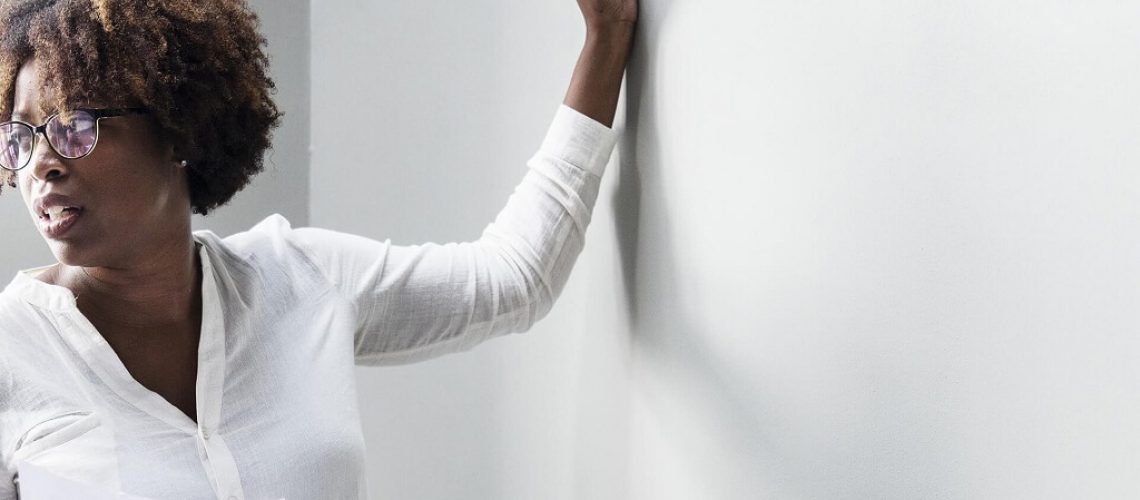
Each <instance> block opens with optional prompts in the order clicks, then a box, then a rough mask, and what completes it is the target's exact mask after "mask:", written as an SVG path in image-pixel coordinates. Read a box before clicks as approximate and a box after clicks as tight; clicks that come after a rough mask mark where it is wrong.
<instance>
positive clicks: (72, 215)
mask: <svg viewBox="0 0 1140 500" xmlns="http://www.w3.org/2000/svg"><path fill="white" fill-rule="evenodd" d="M82 214H83V208H82V207H63V206H59V207H51V208H49V209H47V210H44V211H42V212H40V227H41V228H42V229H43V231H44V233H45V234H46V235H47V236H48V237H51V238H58V237H60V236H63V234H64V233H66V232H67V230H68V229H71V227H72V226H73V225H75V222H76V221H77V220H79V216H80V215H82Z"/></svg>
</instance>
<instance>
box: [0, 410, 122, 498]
mask: <svg viewBox="0 0 1140 500" xmlns="http://www.w3.org/2000/svg"><path fill="white" fill-rule="evenodd" d="M115 457H116V454H115V439H114V434H113V433H112V432H111V429H110V427H108V426H106V425H103V422H102V421H101V420H100V418H99V415H98V414H95V413H68V414H65V415H60V416H57V417H52V418H50V419H48V420H45V421H43V422H40V423H38V424H36V425H33V426H32V427H31V428H30V429H28V431H27V432H25V433H24V436H23V437H22V438H21V439H20V441H19V444H18V445H17V447H16V451H15V453H14V454H13V459H14V460H13V462H14V463H15V465H16V467H17V468H18V467H19V466H20V464H22V463H24V462H30V463H32V464H35V465H38V466H40V467H42V468H44V469H47V470H49V471H51V472H53V473H55V474H58V475H60V476H63V477H66V478H68V479H72V480H75V481H79V482H82V483H87V484H90V485H93V486H103V487H105V488H111V489H112V491H116V490H118V489H119V467H118V463H117V462H118V461H117V460H116V458H115Z"/></svg>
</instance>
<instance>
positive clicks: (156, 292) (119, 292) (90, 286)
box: [59, 236, 202, 328]
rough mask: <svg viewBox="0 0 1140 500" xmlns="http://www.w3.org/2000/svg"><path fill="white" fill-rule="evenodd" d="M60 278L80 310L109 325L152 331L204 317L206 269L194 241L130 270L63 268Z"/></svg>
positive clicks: (164, 250)
mask: <svg viewBox="0 0 1140 500" xmlns="http://www.w3.org/2000/svg"><path fill="white" fill-rule="evenodd" d="M59 273H60V276H59V277H60V278H62V279H60V280H59V281H61V282H62V283H63V284H65V285H64V286H66V287H67V288H69V289H71V290H72V292H74V293H75V295H76V297H77V302H78V306H79V309H80V310H81V311H82V312H83V313H84V314H85V315H86V316H88V318H91V319H93V320H94V319H95V318H98V320H99V322H101V323H103V324H106V325H112V326H120V327H128V328H150V327H158V326H167V325H173V324H183V323H185V322H188V321H190V322H193V321H195V320H196V319H197V318H198V317H199V316H200V314H201V296H202V295H201V265H200V263H199V262H198V252H197V251H196V245H195V243H194V240H193V238H191V237H189V236H187V238H186V240H184V241H181V240H180V241H178V242H176V243H173V244H169V245H165V246H164V247H163V248H161V249H159V251H157V252H152V253H150V254H149V255H148V256H147V257H146V258H145V259H143V260H140V261H138V262H136V263H133V264H132V265H130V266H129V267H72V266H64V265H62V264H61V265H60V271H59Z"/></svg>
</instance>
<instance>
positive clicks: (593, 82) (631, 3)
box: [563, 0, 637, 127]
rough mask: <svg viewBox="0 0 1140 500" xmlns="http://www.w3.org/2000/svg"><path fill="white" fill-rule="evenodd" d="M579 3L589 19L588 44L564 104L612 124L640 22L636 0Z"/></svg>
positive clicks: (601, 0) (607, 124)
mask: <svg viewBox="0 0 1140 500" xmlns="http://www.w3.org/2000/svg"><path fill="white" fill-rule="evenodd" d="M578 7H579V8H580V9H582V17H583V18H585V21H586V45H585V47H583V48H582V54H581V56H579V57H578V65H577V66H576V67H575V68H574V76H573V77H571V78H570V89H569V90H568V91H567V92H566V99H565V100H564V101H563V104H565V105H567V106H569V107H571V108H574V109H575V110H577V111H578V112H579V113H582V114H584V115H586V116H589V117H590V118H593V119H594V120H597V121H598V122H601V123H603V124H605V126H607V127H613V123H614V110H615V109H617V101H618V94H619V92H620V91H621V79H622V75H623V74H624V73H625V65H626V61H627V60H628V59H629V49H630V45H631V44H632V42H633V30H634V27H635V25H636V22H637V0H578Z"/></svg>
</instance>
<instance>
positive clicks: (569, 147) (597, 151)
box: [540, 104, 618, 177]
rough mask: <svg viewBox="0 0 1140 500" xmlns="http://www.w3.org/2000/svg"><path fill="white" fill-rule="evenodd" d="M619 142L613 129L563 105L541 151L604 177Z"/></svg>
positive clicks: (555, 116)
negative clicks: (615, 146) (611, 155)
mask: <svg viewBox="0 0 1140 500" xmlns="http://www.w3.org/2000/svg"><path fill="white" fill-rule="evenodd" d="M617 139H618V133H617V132H616V131H614V130H613V129H611V128H609V127H607V126H605V125H602V124H601V123H600V122H598V121H596V120H594V119H593V118H590V117H588V116H586V115H584V114H582V113H580V112H578V110H576V109H574V108H571V107H570V106H567V105H565V104H561V105H559V106H558V112H557V113H555V114H554V121H553V122H552V123H551V124H550V129H549V130H547V132H546V137H545V138H544V139H543V140H542V146H541V148H540V151H541V152H543V153H545V154H549V155H552V156H554V157H556V158H559V159H562V160H564V161H566V162H567V163H570V164H571V165H574V166H575V167H578V168H581V169H583V170H585V171H587V172H590V173H593V174H594V175H597V176H598V177H601V176H602V174H604V173H605V171H606V164H608V163H609V161H610V154H611V153H612V152H613V149H614V144H616V143H617Z"/></svg>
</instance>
